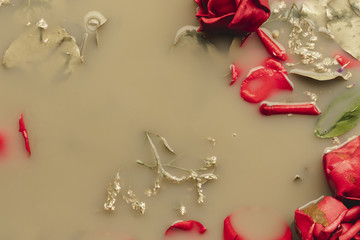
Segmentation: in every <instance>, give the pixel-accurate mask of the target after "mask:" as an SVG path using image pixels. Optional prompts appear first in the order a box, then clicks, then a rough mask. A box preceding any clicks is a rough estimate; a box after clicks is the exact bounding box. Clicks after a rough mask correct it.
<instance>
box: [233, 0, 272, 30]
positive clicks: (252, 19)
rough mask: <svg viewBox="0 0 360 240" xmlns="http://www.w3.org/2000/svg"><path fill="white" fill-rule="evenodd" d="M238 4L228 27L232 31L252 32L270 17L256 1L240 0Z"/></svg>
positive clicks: (268, 12)
mask: <svg viewBox="0 0 360 240" xmlns="http://www.w3.org/2000/svg"><path fill="white" fill-rule="evenodd" d="M262 2H263V1H262ZM238 3H239V5H238V8H237V10H236V13H235V15H234V19H233V20H232V22H231V23H230V25H229V27H230V28H231V29H232V30H233V31H237V32H239V31H240V32H241V31H245V32H254V31H256V29H258V28H259V27H260V26H261V25H262V24H263V23H264V22H265V21H266V20H267V19H268V18H269V17H270V11H268V10H266V8H265V9H264V7H263V5H259V2H258V1H256V0H241V1H238ZM259 6H260V7H259ZM264 6H265V5H264Z"/></svg>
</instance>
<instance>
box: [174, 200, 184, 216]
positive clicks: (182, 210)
mask: <svg viewBox="0 0 360 240" xmlns="http://www.w3.org/2000/svg"><path fill="white" fill-rule="evenodd" d="M176 210H177V211H178V212H179V214H180V215H181V216H184V215H185V214H186V207H185V206H184V205H183V204H182V203H181V204H180V206H179V207H178V208H177V209H176Z"/></svg>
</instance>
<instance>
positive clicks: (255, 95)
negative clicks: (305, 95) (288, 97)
mask: <svg viewBox="0 0 360 240" xmlns="http://www.w3.org/2000/svg"><path fill="white" fill-rule="evenodd" d="M278 90H290V91H292V90H293V84H292V82H291V81H290V80H289V79H288V78H287V77H286V75H285V74H284V73H283V72H279V71H276V70H274V69H270V68H263V67H260V68H255V69H253V70H251V73H250V74H249V76H248V77H247V78H246V79H245V80H244V81H243V83H242V84H241V90H240V95H241V97H242V98H243V99H244V100H245V101H247V102H251V103H258V102H261V101H264V100H265V99H267V98H268V97H270V96H271V95H272V94H273V93H274V92H276V91H278Z"/></svg>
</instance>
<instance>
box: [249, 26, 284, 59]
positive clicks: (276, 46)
mask: <svg viewBox="0 0 360 240" xmlns="http://www.w3.org/2000/svg"><path fill="white" fill-rule="evenodd" d="M256 33H257V35H258V36H259V38H260V40H261V42H262V43H263V44H264V47H265V49H266V50H267V51H268V53H269V54H270V55H272V56H274V57H276V58H278V59H280V60H282V61H285V60H286V59H287V54H286V51H285V49H284V47H282V46H281V45H280V43H278V42H276V41H275V40H274V39H272V37H270V34H269V33H268V32H267V31H266V30H265V29H264V30H262V29H260V28H259V29H257V30H256Z"/></svg>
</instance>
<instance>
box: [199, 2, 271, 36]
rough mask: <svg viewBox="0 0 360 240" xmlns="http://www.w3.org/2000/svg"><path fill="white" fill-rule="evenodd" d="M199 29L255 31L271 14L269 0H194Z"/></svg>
mask: <svg viewBox="0 0 360 240" xmlns="http://www.w3.org/2000/svg"><path fill="white" fill-rule="evenodd" d="M194 1H195V2H196V3H197V4H198V5H199V11H198V12H197V13H196V17H197V18H198V19H199V22H200V28H199V31H203V32H213V33H214V32H228V33H233V34H239V33H242V32H254V31H256V29H258V28H259V27H260V26H261V25H262V24H263V23H264V22H265V21H266V20H267V19H268V18H269V16H270V7H269V1H268V0H194Z"/></svg>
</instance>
